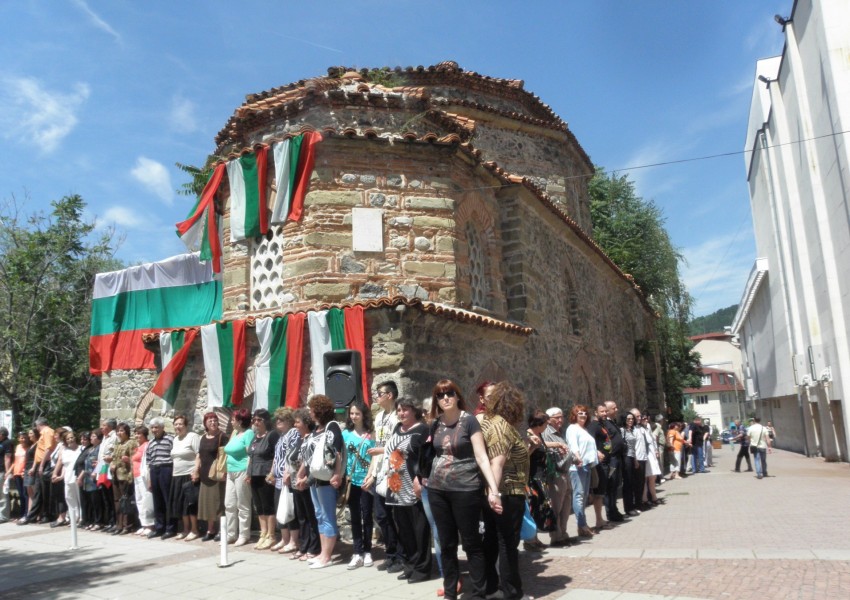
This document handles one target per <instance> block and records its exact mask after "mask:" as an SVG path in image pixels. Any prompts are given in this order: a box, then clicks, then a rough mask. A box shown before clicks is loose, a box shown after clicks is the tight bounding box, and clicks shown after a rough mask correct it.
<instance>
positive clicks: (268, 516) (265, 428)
mask: <svg viewBox="0 0 850 600" xmlns="http://www.w3.org/2000/svg"><path fill="white" fill-rule="evenodd" d="M251 427H252V428H253V429H254V438H253V439H252V440H251V445H250V446H248V468H247V469H246V472H245V475H246V477H247V478H248V481H249V483H250V484H251V498H252V499H253V501H254V514H255V515H257V521H259V523H260V539H259V540H258V541H257V543H256V544H255V545H254V550H268V549H269V548H271V547H272V546H274V545H275V543H276V542H277V540H276V539H275V527H276V517H275V514H276V513H277V506H276V505H275V503H274V474H273V473H272V463H273V462H274V450H275V446H276V445H277V440H278V439H279V438H280V433H279V432H278V431H277V429H275V428H274V427H272V416H271V414H270V413H269V411H267V410H266V409H265V408H258V409H257V410H255V411H254V415H253V417H252V418H251Z"/></svg>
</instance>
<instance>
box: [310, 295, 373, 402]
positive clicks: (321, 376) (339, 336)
mask: <svg viewBox="0 0 850 600" xmlns="http://www.w3.org/2000/svg"><path fill="white" fill-rule="evenodd" d="M308 319H309V321H308V328H309V332H310V361H311V364H310V369H311V373H312V380H313V393H315V394H324V393H325V373H324V369H325V364H324V354H325V352H329V351H331V350H357V351H358V352H360V359H361V360H360V369H361V373H360V374H361V379H362V383H363V400H364V401H365V402H366V404H367V405H368V404H369V401H370V397H369V383H368V380H367V379H366V373H367V369H366V333H365V328H364V324H363V307H362V306H352V307H348V308H345V309H339V308H331V309H329V310H320V311H316V312H311V313H309V317H308Z"/></svg>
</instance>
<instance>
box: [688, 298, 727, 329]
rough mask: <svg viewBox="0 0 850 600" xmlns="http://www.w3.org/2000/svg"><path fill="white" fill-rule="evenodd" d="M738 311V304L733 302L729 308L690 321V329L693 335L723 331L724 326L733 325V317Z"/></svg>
mask: <svg viewBox="0 0 850 600" xmlns="http://www.w3.org/2000/svg"><path fill="white" fill-rule="evenodd" d="M737 312H738V305H737V304H733V305H732V306H729V307H727V308H721V309H720V310H717V311H715V312H713V313H711V314H710V315H706V316H704V317H697V318H696V319H694V320H693V321H691V322H690V323H688V331H690V334H691V335H701V334H703V333H713V332H715V331H723V328H724V327H729V326H730V325H732V319H734V318H735V313H737Z"/></svg>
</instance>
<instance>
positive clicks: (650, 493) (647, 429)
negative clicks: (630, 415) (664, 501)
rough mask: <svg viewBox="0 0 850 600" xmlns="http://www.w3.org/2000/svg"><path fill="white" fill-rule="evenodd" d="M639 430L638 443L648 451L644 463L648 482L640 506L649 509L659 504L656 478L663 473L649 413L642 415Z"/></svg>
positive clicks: (644, 487)
mask: <svg viewBox="0 0 850 600" xmlns="http://www.w3.org/2000/svg"><path fill="white" fill-rule="evenodd" d="M638 431H639V433H640V437H641V440H638V443H642V444H643V447H644V448H645V451H646V462H645V463H644V480H645V481H646V483H645V484H644V486H643V493H642V494H641V498H640V501H641V504H640V506H641V508H642V509H647V508H651V507H653V506H658V495H657V494H656V493H655V478H656V477H657V476H658V475H661V465H660V464H659V462H658V444H657V443H656V441H655V436H654V435H653V433H652V428H651V425H650V423H649V415H643V416H642V417H641V425H640V428H639V429H638Z"/></svg>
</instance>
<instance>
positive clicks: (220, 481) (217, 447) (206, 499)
mask: <svg viewBox="0 0 850 600" xmlns="http://www.w3.org/2000/svg"><path fill="white" fill-rule="evenodd" d="M229 439H230V438H229V437H228V436H227V435H225V433H224V432H223V431H222V430H221V428H220V427H219V425H218V416H217V415H216V414H215V413H214V412H212V411H211V412H208V413H206V414H205V415H204V435H202V436H201V441H200V444H199V445H198V455H197V456H196V457H195V470H196V471H197V472H198V474H199V476H200V482H201V486H200V490H199V492H198V520H199V521H205V522H206V524H207V532H206V534H204V537H203V541H204V542H209V541H211V540H214V539H216V537H217V536H218V534H217V530H218V521H219V519H220V518H221V515H222V514H223V513H224V480H225V479H227V462H226V461H227V456H226V455H225V454H224V446H225V445H226V444H227V441H228V440H229ZM219 539H221V538H220V537H219ZM186 540H187V541H190V540H189V538H188V537H187V538H186Z"/></svg>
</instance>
